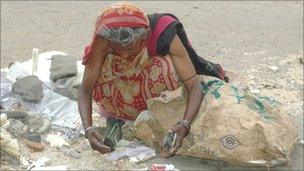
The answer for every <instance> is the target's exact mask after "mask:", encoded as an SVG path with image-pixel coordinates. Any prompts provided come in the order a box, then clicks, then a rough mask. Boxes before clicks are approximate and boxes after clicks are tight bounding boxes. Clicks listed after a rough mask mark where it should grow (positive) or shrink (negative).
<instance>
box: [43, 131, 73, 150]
mask: <svg viewBox="0 0 304 171" xmlns="http://www.w3.org/2000/svg"><path fill="white" fill-rule="evenodd" d="M45 140H46V142H48V143H50V146H51V147H56V148H61V147H63V146H67V147H69V146H70V145H69V143H67V142H66V141H65V140H64V139H63V138H62V137H61V136H59V135H54V134H48V135H47V137H46V139H45Z"/></svg>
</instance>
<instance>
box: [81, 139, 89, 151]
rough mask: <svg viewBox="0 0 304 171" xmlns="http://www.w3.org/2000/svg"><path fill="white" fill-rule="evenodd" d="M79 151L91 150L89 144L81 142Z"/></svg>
mask: <svg viewBox="0 0 304 171" xmlns="http://www.w3.org/2000/svg"><path fill="white" fill-rule="evenodd" d="M80 147H81V149H82V150H84V151H85V150H90V149H91V146H90V143H89V141H88V140H85V142H83V143H82V144H81V146H80Z"/></svg>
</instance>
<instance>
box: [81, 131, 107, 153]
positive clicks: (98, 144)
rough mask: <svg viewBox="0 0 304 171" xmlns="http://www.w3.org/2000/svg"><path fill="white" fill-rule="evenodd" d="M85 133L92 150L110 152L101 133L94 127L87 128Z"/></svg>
mask: <svg viewBox="0 0 304 171" xmlns="http://www.w3.org/2000/svg"><path fill="white" fill-rule="evenodd" d="M85 135H86V138H87V139H88V140H89V142H90V145H91V147H92V149H93V150H96V151H99V152H100V153H102V154H105V153H109V152H111V148H110V147H109V146H106V145H105V144H104V143H103V141H102V137H101V135H100V134H99V132H98V131H97V130H96V129H95V128H91V129H89V130H88V131H87V132H86V134H85Z"/></svg>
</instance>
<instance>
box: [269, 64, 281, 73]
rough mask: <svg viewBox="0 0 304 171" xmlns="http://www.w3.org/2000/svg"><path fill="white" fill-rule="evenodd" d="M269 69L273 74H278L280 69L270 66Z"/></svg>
mask: <svg viewBox="0 0 304 171" xmlns="http://www.w3.org/2000/svg"><path fill="white" fill-rule="evenodd" d="M268 69H269V70H270V71H272V72H278V71H279V68H278V67H276V66H274V65H273V66H268Z"/></svg>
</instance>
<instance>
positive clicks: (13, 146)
mask: <svg viewBox="0 0 304 171" xmlns="http://www.w3.org/2000/svg"><path fill="white" fill-rule="evenodd" d="M0 150H2V151H4V152H6V153H7V154H8V155H10V156H12V157H13V158H15V159H17V160H18V161H19V163H20V164H21V167H26V166H28V165H29V163H28V162H27V160H26V159H25V158H24V157H22V156H21V154H20V152H19V146H18V142H17V140H16V139H13V138H12V137H11V135H10V134H9V133H8V132H7V131H6V130H5V129H3V128H2V127H0Z"/></svg>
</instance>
